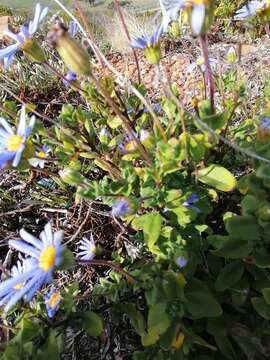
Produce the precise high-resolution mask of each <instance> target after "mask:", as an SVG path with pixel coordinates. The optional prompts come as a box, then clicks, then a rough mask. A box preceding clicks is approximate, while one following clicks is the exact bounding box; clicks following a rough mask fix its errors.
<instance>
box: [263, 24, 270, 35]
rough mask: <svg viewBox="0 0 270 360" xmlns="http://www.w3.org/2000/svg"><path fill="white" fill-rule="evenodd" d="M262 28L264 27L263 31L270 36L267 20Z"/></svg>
mask: <svg viewBox="0 0 270 360" xmlns="http://www.w3.org/2000/svg"><path fill="white" fill-rule="evenodd" d="M264 28H265V32H266V34H267V36H268V37H269V38H270V26H269V23H268V22H267V23H266V24H265V27H264Z"/></svg>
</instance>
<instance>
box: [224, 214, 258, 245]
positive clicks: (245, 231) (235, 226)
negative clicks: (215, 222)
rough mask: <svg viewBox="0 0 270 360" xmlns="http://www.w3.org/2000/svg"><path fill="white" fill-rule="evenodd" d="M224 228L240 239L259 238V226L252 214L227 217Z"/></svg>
mask: <svg viewBox="0 0 270 360" xmlns="http://www.w3.org/2000/svg"><path fill="white" fill-rule="evenodd" d="M225 227H226V230H227V231H228V233H230V234H231V235H232V236H233V237H234V238H238V239H240V240H258V239H260V227H259V225H258V223H257V220H256V218H255V217H254V216H251V215H243V216H242V215H237V216H233V217H231V218H230V219H228V220H227V221H226V223H225Z"/></svg>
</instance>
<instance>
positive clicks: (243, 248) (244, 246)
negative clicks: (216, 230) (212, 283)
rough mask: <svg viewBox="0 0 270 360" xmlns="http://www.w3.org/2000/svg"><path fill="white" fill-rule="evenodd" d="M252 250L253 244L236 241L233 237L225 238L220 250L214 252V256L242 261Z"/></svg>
mask: <svg viewBox="0 0 270 360" xmlns="http://www.w3.org/2000/svg"><path fill="white" fill-rule="evenodd" d="M252 249H253V245H252V242H248V241H243V240H235V239H234V238H231V237H224V239H223V241H222V243H221V244H220V246H219V248H218V249H217V250H214V251H212V254H214V255H216V256H222V257H225V258H230V259H241V258H243V257H245V256H248V255H249V254H250V253H251V251H252Z"/></svg>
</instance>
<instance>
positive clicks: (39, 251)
mask: <svg viewBox="0 0 270 360" xmlns="http://www.w3.org/2000/svg"><path fill="white" fill-rule="evenodd" d="M20 236H21V240H10V241H9V245H10V247H12V248H14V249H16V250H18V251H19V252H21V253H23V254H25V255H26V256H27V257H26V259H25V260H24V261H23V263H22V264H20V263H18V264H17V267H16V268H14V270H13V272H12V277H11V278H10V279H8V280H5V281H4V282H2V283H1V284H0V297H1V304H2V305H5V311H8V310H9V309H10V308H11V307H12V306H13V305H14V304H15V303H16V302H17V301H19V300H20V299H22V298H23V297H24V296H25V298H26V300H27V301H30V300H31V299H32V298H33V296H34V294H35V293H36V292H37V291H39V290H40V289H41V288H42V287H43V286H44V285H45V284H48V283H50V282H51V280H52V277H53V272H54V270H55V267H56V266H59V265H60V264H61V261H62V255H63V251H64V246H62V245H61V241H62V238H63V232H62V231H57V232H55V233H53V231H52V226H51V224H50V223H48V224H47V225H46V226H45V228H44V230H43V231H42V232H41V234H40V239H38V238H36V237H35V236H33V235H31V234H29V233H28V232H26V231H25V230H24V229H22V230H21V231H20Z"/></svg>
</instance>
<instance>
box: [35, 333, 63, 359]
mask: <svg viewBox="0 0 270 360" xmlns="http://www.w3.org/2000/svg"><path fill="white" fill-rule="evenodd" d="M59 338H61V336H60V337H59V336H57V332H56V331H55V330H54V329H50V332H49V335H48V337H47V339H46V342H45V344H44V345H43V346H42V348H41V349H39V351H38V356H37V358H38V359H39V360H47V359H55V360H58V359H60V348H59V347H61V344H60V343H59Z"/></svg>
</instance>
